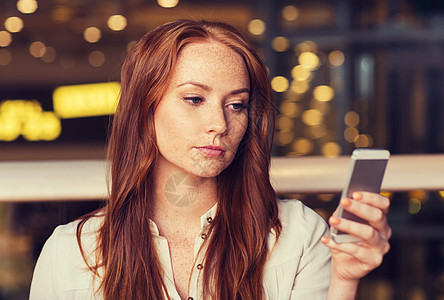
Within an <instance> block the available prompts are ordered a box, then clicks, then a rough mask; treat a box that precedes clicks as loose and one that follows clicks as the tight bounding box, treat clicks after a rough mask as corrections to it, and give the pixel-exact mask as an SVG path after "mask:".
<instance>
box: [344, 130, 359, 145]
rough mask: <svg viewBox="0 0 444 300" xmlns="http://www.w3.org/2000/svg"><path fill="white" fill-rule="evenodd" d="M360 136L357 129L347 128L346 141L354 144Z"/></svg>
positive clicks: (345, 132)
mask: <svg viewBox="0 0 444 300" xmlns="http://www.w3.org/2000/svg"><path fill="white" fill-rule="evenodd" d="M358 135H359V131H358V129H356V128H355V127H347V128H346V129H345V131H344V139H345V140H346V141H347V142H349V143H354V142H355V140H356V137H357V136H358Z"/></svg>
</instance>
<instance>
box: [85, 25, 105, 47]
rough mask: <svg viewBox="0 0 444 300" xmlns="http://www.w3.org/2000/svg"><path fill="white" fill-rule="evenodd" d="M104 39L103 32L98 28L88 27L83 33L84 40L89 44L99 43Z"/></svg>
mask: <svg viewBox="0 0 444 300" xmlns="http://www.w3.org/2000/svg"><path fill="white" fill-rule="evenodd" d="M101 37H102V32H101V31H100V29H99V28H97V27H88V28H86V29H85V31H83V38H84V39H85V41H87V42H88V43H97V42H98V41H99V40H100V38H101Z"/></svg>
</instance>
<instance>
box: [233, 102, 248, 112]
mask: <svg viewBox="0 0 444 300" xmlns="http://www.w3.org/2000/svg"><path fill="white" fill-rule="evenodd" d="M230 105H231V107H232V108H233V109H234V110H238V111H239V110H243V109H244V108H246V107H247V106H246V105H244V104H243V103H233V104H230Z"/></svg>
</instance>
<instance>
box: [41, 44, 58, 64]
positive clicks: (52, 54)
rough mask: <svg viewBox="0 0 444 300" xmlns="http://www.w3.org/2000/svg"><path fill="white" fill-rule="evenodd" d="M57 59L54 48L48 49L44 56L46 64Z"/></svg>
mask: <svg viewBox="0 0 444 300" xmlns="http://www.w3.org/2000/svg"><path fill="white" fill-rule="evenodd" d="M55 59H56V51H55V49H54V48H52V47H46V49H45V54H43V56H42V60H43V61H44V62H46V63H50V62H53V61H54V60H55Z"/></svg>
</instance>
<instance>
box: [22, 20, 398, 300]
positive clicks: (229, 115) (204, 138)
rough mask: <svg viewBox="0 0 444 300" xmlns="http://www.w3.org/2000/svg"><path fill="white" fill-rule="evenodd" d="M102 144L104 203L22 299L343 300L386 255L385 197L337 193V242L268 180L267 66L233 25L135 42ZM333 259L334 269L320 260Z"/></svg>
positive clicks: (164, 31) (185, 24) (56, 250)
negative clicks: (351, 238)
mask: <svg viewBox="0 0 444 300" xmlns="http://www.w3.org/2000/svg"><path fill="white" fill-rule="evenodd" d="M121 83H122V92H121V97H120V102H119V106H118V109H117V112H116V115H115V116H114V119H113V124H112V132H111V136H110V140H109V161H110V169H111V170H110V174H111V184H110V197H109V201H108V202H107V204H106V205H105V207H104V208H102V209H101V210H99V211H97V212H94V213H91V214H89V215H87V216H86V217H83V218H82V219H81V220H78V221H75V222H72V223H70V224H67V225H63V226H59V227H58V228H56V230H55V231H54V233H53V235H52V236H51V237H50V238H49V239H48V241H47V242H46V244H45V246H44V248H43V250H42V253H41V255H40V258H39V260H38V262H37V265H36V268H35V272H34V277H33V282H32V285H31V294H30V298H31V299H249V300H257V299H326V298H328V299H353V298H354V297H355V294H356V290H357V287H358V283H359V279H360V278H361V277H363V276H365V275H366V274H367V273H368V272H369V271H370V270H372V269H374V268H375V267H377V266H378V265H379V264H380V263H381V261H382V257H383V256H384V254H385V253H386V252H387V251H388V249H389V244H388V239H389V238H390V235H391V230H390V227H389V226H388V225H387V220H386V214H387V211H388V207H389V201H388V199H386V198H384V197H382V196H380V195H377V194H370V193H357V194H356V195H355V197H354V198H353V199H342V202H343V205H344V206H345V207H346V209H347V210H349V211H351V212H353V213H355V214H357V215H359V216H361V217H363V218H364V219H366V220H368V221H369V224H370V225H363V224H358V223H354V222H351V221H347V220H343V219H338V218H335V217H332V218H331V219H330V224H331V226H334V227H336V228H338V229H340V230H342V231H345V232H348V233H351V234H353V235H356V236H359V237H360V238H361V239H362V240H363V242H362V243H359V244H358V243H344V244H336V243H335V242H334V241H332V240H330V239H329V238H328V237H327V236H326V235H327V233H328V227H327V225H326V224H325V222H324V221H323V220H322V219H321V218H320V217H319V216H318V215H316V214H315V213H314V212H313V211H312V210H310V209H309V208H307V207H305V206H304V205H303V204H301V202H299V201H296V200H279V199H278V198H277V197H276V194H275V191H274V190H273V188H272V186H271V184H270V179H269V165H270V156H271V139H270V136H271V135H272V133H273V130H274V111H273V102H272V93H271V89H270V84H269V81H268V78H267V71H266V68H265V66H264V64H263V63H262V61H261V59H260V58H259V56H258V55H257V54H256V52H255V51H254V49H253V48H252V47H251V46H250V45H249V44H247V43H246V42H245V40H244V39H243V38H242V37H241V35H240V34H239V33H238V32H237V31H236V30H235V29H234V28H232V27H231V26H229V25H226V24H223V23H215V22H206V21H200V22H197V21H190V20H183V21H177V22H172V23H168V24H165V25H163V26H160V27H158V28H156V29H155V30H153V31H152V32H150V33H148V34H146V35H145V36H144V37H142V39H141V40H140V41H139V42H138V43H137V44H136V45H135V46H134V47H133V48H132V50H131V51H130V53H129V54H128V57H127V58H126V60H125V62H124V64H123V67H122V78H121ZM330 260H331V263H330Z"/></svg>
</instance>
